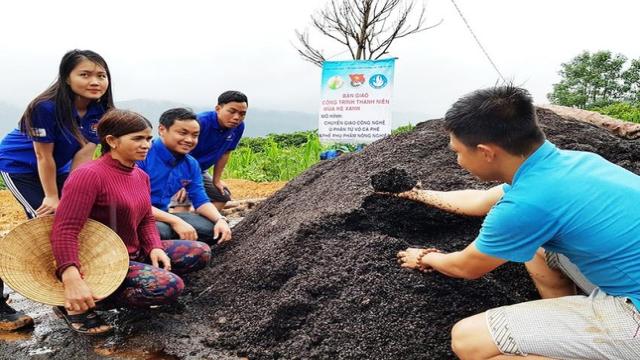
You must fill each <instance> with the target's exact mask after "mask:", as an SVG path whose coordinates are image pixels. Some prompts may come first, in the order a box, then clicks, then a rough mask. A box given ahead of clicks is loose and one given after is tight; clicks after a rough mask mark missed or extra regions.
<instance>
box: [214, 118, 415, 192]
mask: <svg viewBox="0 0 640 360" xmlns="http://www.w3.org/2000/svg"><path fill="white" fill-rule="evenodd" d="M414 127H415V126H414V125H411V124H408V125H404V126H401V127H399V128H397V129H395V130H393V132H392V135H397V134H401V133H404V132H408V131H411V130H413V128H414ZM357 147H358V146H357V145H356V144H332V145H329V146H323V145H322V144H320V140H319V138H318V132H317V131H315V130H313V131H299V132H295V133H290V134H270V135H267V136H265V137H254V138H242V139H241V140H240V143H239V144H238V147H237V148H236V150H234V151H233V153H232V154H231V158H230V159H229V162H228V163H227V166H226V167H225V171H224V175H223V177H224V178H226V179H245V180H251V181H256V182H265V181H289V180H291V179H293V178H294V177H296V176H298V175H299V174H300V173H302V172H303V171H305V170H306V169H308V168H309V167H311V166H312V165H314V164H315V163H317V162H319V161H320V153H321V152H322V151H324V150H328V149H334V150H338V151H340V152H343V153H348V152H354V151H356V149H357Z"/></svg>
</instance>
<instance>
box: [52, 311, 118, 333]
mask: <svg viewBox="0 0 640 360" xmlns="http://www.w3.org/2000/svg"><path fill="white" fill-rule="evenodd" d="M53 312H54V313H55V314H56V315H57V316H58V317H59V318H61V319H63V320H64V321H65V322H66V323H67V325H68V326H69V329H71V330H73V331H75V332H77V333H79V334H84V335H105V334H108V333H110V332H111V331H113V327H112V326H111V325H109V324H107V323H106V322H105V321H104V320H103V319H102V318H101V317H100V316H99V315H98V314H96V312H95V311H93V310H88V311H86V312H84V313H82V314H76V315H69V314H68V313H67V310H66V309H65V308H64V307H62V306H55V307H54V308H53ZM74 324H76V325H78V324H79V325H80V327H76V326H74ZM103 325H108V326H109V329H107V330H103V331H91V330H92V329H96V328H99V327H101V326H103Z"/></svg>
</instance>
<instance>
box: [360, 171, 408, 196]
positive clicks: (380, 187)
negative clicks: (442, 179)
mask: <svg viewBox="0 0 640 360" xmlns="http://www.w3.org/2000/svg"><path fill="white" fill-rule="evenodd" d="M417 183H418V181H416V179H414V178H413V177H411V176H410V175H409V173H407V170H405V169H398V168H391V169H389V170H385V171H381V172H379V173H377V174H373V175H371V186H373V190H375V191H380V192H390V193H401V192H403V191H409V190H411V189H413V187H414V186H416V184H417Z"/></svg>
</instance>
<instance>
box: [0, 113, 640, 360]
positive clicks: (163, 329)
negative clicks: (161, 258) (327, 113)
mask: <svg viewBox="0 0 640 360" xmlns="http://www.w3.org/2000/svg"><path fill="white" fill-rule="evenodd" d="M538 115H539V117H540V119H541V122H542V125H543V127H544V130H545V132H546V134H547V136H548V138H549V139H550V140H552V141H553V142H555V143H556V144H558V145H559V146H560V147H561V148H566V149H576V150H588V151H594V152H597V153H600V154H601V155H603V156H604V157H605V158H607V159H609V160H611V161H613V162H615V163H617V164H619V165H621V166H624V167H626V168H628V169H630V170H632V171H634V172H636V173H640V161H639V160H640V141H638V140H623V139H620V138H617V137H615V136H614V135H611V134H610V133H609V132H608V131H605V130H602V129H600V128H597V127H595V126H593V125H590V124H586V123H582V122H578V121H574V120H569V119H564V118H561V117H559V116H558V115H556V114H555V113H552V112H551V111H549V110H544V109H539V111H538ZM447 142H448V139H447V136H446V134H445V133H444V132H443V131H442V129H441V122H440V121H438V120H436V121H429V122H425V123H422V124H419V125H418V126H417V127H416V129H415V131H413V132H411V133H407V134H402V135H399V136H395V137H390V138H387V139H384V140H381V141H379V142H376V143H374V144H372V145H370V146H368V147H367V148H366V149H365V151H363V152H361V153H357V154H351V155H343V156H341V157H339V158H337V159H335V160H331V161H325V162H322V163H320V164H318V165H316V166H314V167H313V168H311V169H309V170H308V171H306V172H305V173H304V174H302V175H301V176H299V177H298V178H296V179H295V180H293V181H291V182H289V183H288V184H287V185H286V186H285V187H284V188H283V189H282V190H280V191H279V192H277V193H276V194H275V195H274V196H272V197H271V198H269V199H268V200H267V201H265V202H263V203H262V204H260V205H259V206H258V207H257V208H256V209H255V210H254V211H253V212H251V213H250V214H249V215H248V216H247V217H246V218H245V219H244V220H243V221H242V222H240V223H239V224H238V225H237V226H236V228H235V230H234V237H235V240H234V241H233V242H232V243H230V244H229V245H226V246H224V247H219V248H215V249H214V252H215V253H216V256H214V259H213V261H212V263H211V266H210V267H209V268H207V269H205V270H203V271H201V272H200V273H198V274H195V275H193V276H191V277H190V278H188V279H187V280H188V289H189V290H188V292H187V294H186V295H185V296H184V297H183V299H182V300H181V303H180V304H179V305H178V306H174V307H171V308H163V309H155V310H153V311H151V312H149V313H146V314H144V316H140V317H138V318H136V317H135V316H133V315H132V314H130V313H126V312H121V313H117V314H116V313H111V314H109V318H110V320H112V321H115V322H116V324H117V326H118V330H117V332H116V333H115V334H114V335H112V336H110V337H108V338H106V339H101V340H96V339H89V338H85V337H80V336H76V335H74V334H72V333H71V332H70V331H69V330H67V329H65V328H64V327H63V326H62V324H60V323H59V322H55V321H49V323H48V326H50V327H51V328H50V329H49V330H48V331H40V330H38V329H39V327H40V324H39V325H37V326H36V330H35V332H34V333H31V334H30V335H29V339H27V340H19V341H13V342H6V341H5V342H0V354H1V355H0V356H2V358H27V357H28V356H29V354H30V352H31V353H34V352H36V351H40V352H43V351H46V353H44V354H43V355H39V356H42V357H56V358H67V359H86V358H104V357H106V356H111V357H114V356H115V357H121V358H133V357H134V356H140V357H137V358H184V359H201V358H215V359H219V358H222V359H224V358H238V357H248V358H250V359H276V358H282V359H333V358H341V359H370V358H372V359H373V358H375V359H381V358H385V359H448V358H452V357H453V355H452V353H451V352H450V349H449V341H450V335H449V332H450V329H451V326H452V325H453V324H454V323H455V322H456V321H457V320H459V319H461V318H464V317H466V316H469V315H472V314H475V313H478V312H482V311H485V310H486V309H488V308H491V307H495V306H500V305H504V304H511V303H515V302H520V301H525V300H529V299H534V298H536V297H537V295H536V293H535V291H534V288H533V285H532V283H531V282H530V280H529V279H528V277H527V275H526V272H525V271H524V268H523V266H522V265H519V264H509V265H506V266H503V267H501V268H500V269H498V270H497V271H495V272H494V273H492V274H489V275H487V276H485V277H483V278H481V279H479V280H476V281H464V280H456V279H450V278H446V277H444V276H442V275H439V274H437V273H428V274H424V273H418V272H415V271H408V270H402V269H400V268H399V267H398V265H397V263H396V262H395V254H396V252H397V251H399V250H401V249H404V248H406V247H407V246H410V245H417V246H433V247H438V248H440V249H442V250H444V251H453V250H458V249H462V248H463V247H464V246H466V245H467V244H468V243H469V242H471V241H472V240H473V239H474V238H475V235H476V234H477V231H478V229H479V227H480V224H481V220H482V219H480V218H469V217H462V216H455V215H451V214H447V213H444V212H441V211H439V210H436V209H432V208H427V207H425V206H421V205H418V204H414V203H411V202H408V201H404V200H400V199H397V198H393V197H389V196H381V195H376V194H374V192H373V190H372V188H371V185H370V184H371V176H372V175H373V174H375V173H378V172H380V171H382V170H387V169H391V168H394V167H396V168H400V169H405V170H406V171H407V172H408V173H409V174H410V175H411V176H413V177H415V178H416V179H418V180H420V181H421V183H422V185H423V187H425V188H431V189H435V190H453V189H464V188H486V187H488V186H490V185H492V184H487V183H480V182H477V181H476V180H475V179H473V178H472V177H471V176H470V175H469V174H467V173H466V172H465V171H464V170H462V169H460V168H458V166H457V165H456V163H455V158H454V155H453V154H452V153H451V152H450V151H449V150H448V149H447ZM43 349H44V350H43ZM131 351H134V354H132V353H131ZM36 356H38V355H36Z"/></svg>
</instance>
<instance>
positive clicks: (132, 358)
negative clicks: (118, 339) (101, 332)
mask: <svg viewBox="0 0 640 360" xmlns="http://www.w3.org/2000/svg"><path fill="white" fill-rule="evenodd" d="M93 351H94V352H95V353H96V354H98V355H100V356H106V357H111V358H114V359H127V360H178V359H179V358H178V357H176V356H173V355H169V354H167V353H165V352H164V351H162V350H144V349H140V350H122V349H117V348H108V347H107V348H105V347H95V348H94V349H93Z"/></svg>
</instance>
